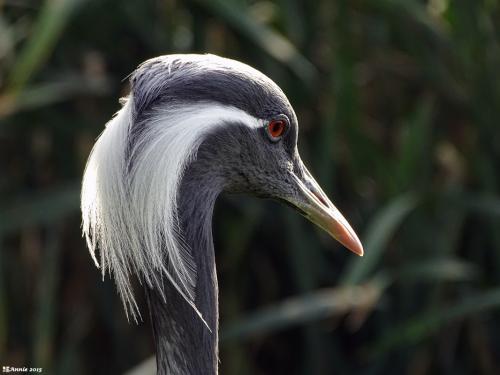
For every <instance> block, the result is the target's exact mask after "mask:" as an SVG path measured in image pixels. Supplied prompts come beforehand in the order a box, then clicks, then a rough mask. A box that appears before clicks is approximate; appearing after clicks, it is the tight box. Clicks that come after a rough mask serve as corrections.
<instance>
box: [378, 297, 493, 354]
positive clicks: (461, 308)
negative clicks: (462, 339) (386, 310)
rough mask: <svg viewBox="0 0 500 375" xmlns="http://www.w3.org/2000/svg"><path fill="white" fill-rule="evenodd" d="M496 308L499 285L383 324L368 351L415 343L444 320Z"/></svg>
mask: <svg viewBox="0 0 500 375" xmlns="http://www.w3.org/2000/svg"><path fill="white" fill-rule="evenodd" d="M499 308H500V289H498V288H496V289H491V290H489V291H485V292H483V293H478V294H476V295H473V296H469V297H466V298H465V299H464V300H463V301H460V302H456V303H455V304H454V305H452V306H446V307H440V308H436V309H434V310H432V311H429V312H427V313H424V314H422V315H419V316H417V317H415V318H411V319H409V320H408V321H406V322H402V323H399V324H393V325H392V328H387V330H386V331H385V332H384V335H383V336H382V337H381V338H380V339H379V340H377V341H376V342H375V344H373V345H371V347H370V353H371V355H372V356H380V355H382V354H384V353H386V352H388V351H390V350H393V349H396V348H398V347H401V346H404V345H410V344H415V343H418V342H419V341H421V340H423V339H425V338H426V337H429V336H431V335H432V334H435V333H436V332H437V331H439V330H440V329H442V328H443V327H444V326H445V325H446V324H449V323H451V322H454V321H456V320H460V319H465V318H467V317H468V316H470V315H473V314H478V313H481V312H484V311H488V310H494V309H499Z"/></svg>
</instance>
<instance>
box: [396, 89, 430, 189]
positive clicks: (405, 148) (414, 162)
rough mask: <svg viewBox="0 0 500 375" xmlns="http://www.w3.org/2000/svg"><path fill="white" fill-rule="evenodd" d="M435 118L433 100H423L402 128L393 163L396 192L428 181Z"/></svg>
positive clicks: (425, 97)
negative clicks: (427, 156) (396, 154)
mask: <svg viewBox="0 0 500 375" xmlns="http://www.w3.org/2000/svg"><path fill="white" fill-rule="evenodd" d="M433 117H434V98H432V97H429V96H424V97H423V98H422V99H421V100H420V101H419V103H418V104H417V107H416V110H415V112H414V113H412V115H411V118H410V119H409V120H407V122H406V123H405V124H404V125H403V126H401V132H402V137H401V138H402V139H401V144H400V147H399V148H400V151H399V155H398V158H397V159H396V160H394V164H395V165H394V171H395V173H397V176H398V178H397V181H398V186H397V189H398V191H405V190H407V189H410V188H412V187H413V188H415V187H416V186H420V185H422V184H425V183H426V181H427V180H428V178H429V177H430V176H429V175H430V172H431V170H430V169H431V168H430V167H431V164H432V159H430V158H426V157H425V156H426V155H428V154H429V153H430V152H431V147H430V146H431V145H430V137H431V134H432V133H431V126H432V120H433Z"/></svg>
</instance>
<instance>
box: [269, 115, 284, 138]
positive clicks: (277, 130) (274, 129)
mask: <svg viewBox="0 0 500 375" xmlns="http://www.w3.org/2000/svg"><path fill="white" fill-rule="evenodd" d="M286 127H287V123H286V120H284V119H276V120H271V121H269V124H267V133H268V134H269V137H270V138H271V140H273V141H278V140H279V139H280V138H281V136H282V135H283V134H284V133H285V131H286Z"/></svg>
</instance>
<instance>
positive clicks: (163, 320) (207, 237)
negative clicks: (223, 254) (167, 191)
mask: <svg viewBox="0 0 500 375" xmlns="http://www.w3.org/2000/svg"><path fill="white" fill-rule="evenodd" d="M213 157H214V155H213V153H212V152H211V150H210V147H204V146H203V145H202V147H201V148H200V150H199V152H198V158H197V160H196V161H195V162H193V163H192V164H191V165H190V166H189V167H188V168H187V169H186V172H185V174H184V177H183V179H182V183H181V186H180V190H179V194H178V197H177V200H178V210H179V212H178V214H179V220H180V224H181V230H182V234H183V238H184V240H185V242H186V243H187V245H188V246H189V248H190V249H191V251H192V255H193V257H194V260H195V262H196V266H197V280H196V300H195V304H196V307H197V308H198V310H199V311H200V312H201V314H202V315H203V318H204V319H205V320H206V322H207V323H208V325H209V327H210V328H211V332H210V330H209V329H208V328H207V327H206V326H205V324H204V323H203V322H202V320H201V319H200V318H199V317H198V315H197V314H196V313H195V311H194V310H193V308H192V307H190V306H189V305H188V304H187V302H186V301H185V300H184V299H183V297H182V296H181V295H180V294H179V293H178V292H177V291H176V290H175V289H174V288H173V287H171V286H170V285H168V282H167V281H165V282H166V284H167V285H165V291H166V296H165V297H166V302H165V301H164V300H163V299H162V297H161V296H160V295H159V294H158V293H157V292H155V291H154V290H148V291H147V294H148V303H149V309H150V317H151V323H152V328H153V334H154V340H155V345H156V363H157V369H158V374H189V375H198V374H200V375H201V374H203V375H212V374H216V373H217V362H218V346H217V342H218V336H217V334H218V333H217V331H218V287H217V274H216V267H215V256H214V247H213V242H212V214H213V208H214V204H215V200H216V199H217V196H218V195H219V193H220V192H221V191H222V189H223V186H222V185H223V178H222V176H221V171H219V170H217V168H218V165H220V164H219V163H216V162H214V160H213Z"/></svg>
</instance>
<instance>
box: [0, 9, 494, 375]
mask: <svg viewBox="0 0 500 375" xmlns="http://www.w3.org/2000/svg"><path fill="white" fill-rule="evenodd" d="M499 22H500V5H499V2H498V1H496V0H474V1H473V0H457V1H449V0H428V1H424V0H420V1H417V0H406V1H403V0H366V1H361V0H355V1H348V0H338V1H333V0H332V1H330V0H318V1H309V0H288V1H287V0H274V1H249V0H227V1H222V0H189V1H179V0H164V1H160V0H158V1H118V0H101V1H97V0H47V1H28V0H3V1H0V248H1V251H0V364H1V365H2V366H5V365H8V366H37V367H43V369H44V373H45V374H118V373H122V372H124V371H127V370H129V369H131V368H132V367H134V366H136V365H137V364H138V363H140V362H141V361H143V360H145V359H146V358H148V357H149V356H151V355H152V353H153V347H152V340H151V335H150V329H149V322H148V316H147V313H144V314H143V316H144V322H143V323H142V324H139V325H135V324H134V323H128V322H127V320H126V318H125V314H124V312H123V309H122V306H121V303H120V301H119V298H118V296H117V294H116V292H115V289H114V284H113V282H112V281H110V280H109V277H106V279H105V281H104V282H102V281H101V276H100V271H99V270H98V269H96V268H95V267H94V265H93V262H92V261H91V258H90V256H89V254H88V252H87V250H86V248H85V244H84V241H83V240H82V238H81V233H80V231H81V228H80V217H79V189H80V180H81V176H82V172H83V168H84V165H85V161H86V158H87V156H88V153H89V151H90V149H91V147H92V145H93V142H94V140H95V138H96V137H97V136H98V134H99V133H100V132H101V131H102V129H103V126H104V124H105V123H106V122H107V120H108V119H109V118H110V117H111V115H112V114H113V113H114V112H115V111H117V110H118V108H119V104H118V98H119V97H120V96H123V95H125V94H126V93H127V81H126V77H127V75H128V74H129V73H130V72H131V71H132V70H133V69H134V68H135V67H136V66H137V65H138V64H139V63H140V62H142V61H143V60H145V59H147V58H150V57H153V56H157V55H161V54H168V53H174V52H176V53H180V52H191V51H195V52H211V53H216V54H220V55H223V56H226V57H231V58H235V59H238V60H241V61H243V62H246V63H248V64H250V65H252V66H254V67H256V68H257V69H259V70H261V71H263V72H264V73H266V74H267V75H269V76H270V77H271V78H273V79H274V80H275V81H276V82H277V83H278V84H279V85H280V86H281V87H282V88H283V90H284V91H285V93H286V94H287V95H288V97H289V99H290V101H291V102H292V104H293V106H294V108H295V110H296V112H297V115H298V118H299V122H300V125H301V134H300V141H299V148H300V150H301V154H302V157H303V159H304V160H305V161H306V163H307V165H308V166H309V168H310V169H311V170H312V171H313V173H314V175H315V176H316V178H317V179H318V181H319V182H320V183H321V184H322V185H323V187H324V188H325V190H326V192H327V193H328V195H329V196H330V197H331V198H332V200H333V201H334V202H335V203H336V204H337V206H338V207H339V208H340V209H341V211H343V213H344V214H345V216H346V217H347V218H348V219H349V221H350V222H351V223H352V224H353V227H354V228H355V229H356V230H357V232H358V233H359V234H360V235H361V238H362V241H363V243H364V245H365V251H366V255H365V257H364V258H358V257H355V256H354V255H352V254H351V253H349V252H347V251H345V249H343V248H341V247H340V245H338V244H337V243H335V242H334V241H333V240H331V239H330V238H328V237H327V236H326V235H325V234H324V233H321V232H320V231H319V230H318V229H316V228H315V227H314V226H313V225H312V224H310V223H308V222H306V221H305V220H304V219H302V218H301V217H300V216H298V215H297V214H296V213H295V212H293V211H292V210H290V209H289V208H287V207H282V206H280V205H278V204H276V203H273V202H265V201H259V200H257V199H251V198H244V197H224V198H222V199H220V201H219V203H218V206H217V209H216V214H215V218H214V220H215V223H214V232H215V233H214V234H215V243H216V249H217V262H218V272H219V280H220V288H221V290H220V301H221V325H222V342H221V363H220V368H221V374H242V375H245V374H333V373H336V374H367V375H375V374H411V375H419V374H429V373H436V374H498V373H500V360H499V358H500V339H499V337H500V323H499V322H500V320H499V318H500V315H499V307H500V286H499V281H500V251H499V250H500V227H499V224H500V221H499V217H500V197H499V196H498V193H499V190H500V189H499V184H500V177H499V171H500V123H499V114H500V110H499V105H500V44H499V39H500V24H499ZM142 307H143V309H142V310H143V312H145V311H146V310H145V305H144V301H142ZM140 373H142V374H146V373H147V372H145V371H142V372H140Z"/></svg>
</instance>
